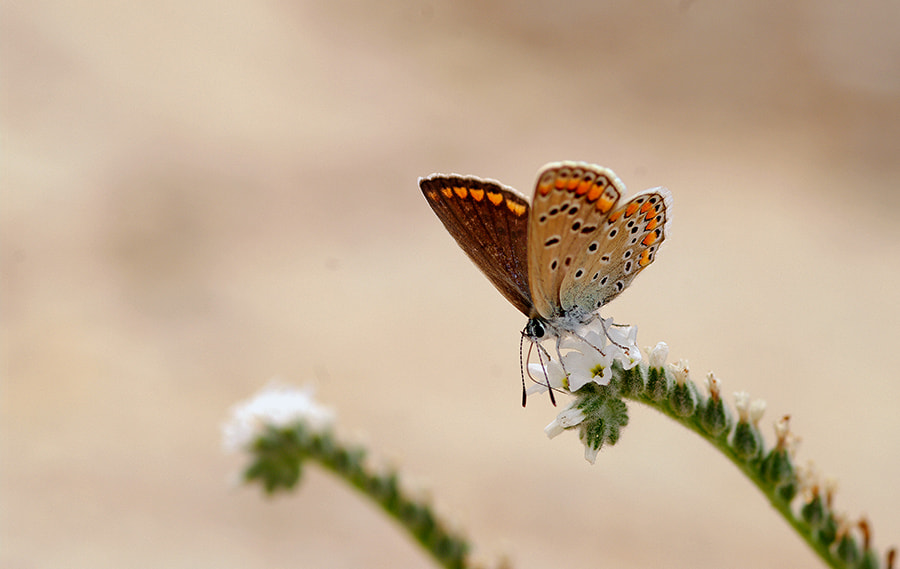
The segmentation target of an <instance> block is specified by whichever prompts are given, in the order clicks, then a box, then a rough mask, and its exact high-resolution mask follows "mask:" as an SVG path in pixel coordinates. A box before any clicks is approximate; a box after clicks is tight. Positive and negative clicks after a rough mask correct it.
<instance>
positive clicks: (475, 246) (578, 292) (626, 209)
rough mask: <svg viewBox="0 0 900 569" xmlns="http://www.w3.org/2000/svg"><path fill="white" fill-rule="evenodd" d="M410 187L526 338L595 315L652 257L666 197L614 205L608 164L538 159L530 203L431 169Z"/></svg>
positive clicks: (617, 196)
mask: <svg viewBox="0 0 900 569" xmlns="http://www.w3.org/2000/svg"><path fill="white" fill-rule="evenodd" d="M419 186H420V188H421V190H422V193H423V194H424V196H425V198H426V199H427V200H428V203H429V204H430V205H431V207H432V209H433V210H434V212H435V214H437V216H438V218H439V219H440V220H441V222H442V223H443V224H444V226H445V227H446V228H447V231H448V232H449V233H450V234H451V235H452V236H453V237H454V239H456V241H457V243H458V244H459V245H460V247H461V248H462V249H463V251H465V252H466V254H467V255H468V256H469V258H470V259H471V260H472V261H473V262H474V263H475V264H476V265H477V266H478V268H480V269H481V270H482V272H484V274H485V275H486V276H487V277H488V279H489V280H490V281H491V282H492V283H493V284H494V286H495V287H496V288H497V289H498V290H499V291H500V292H501V293H502V294H503V295H504V296H505V297H506V298H507V300H509V301H510V302H511V303H512V304H513V306H515V307H516V308H518V309H519V311H521V312H522V313H523V314H524V315H525V316H526V317H528V319H529V321H528V325H527V326H526V329H525V333H526V335H528V336H530V337H532V338H541V337H543V334H544V332H546V331H547V329H551V330H558V329H562V330H567V331H572V330H574V329H575V328H576V327H577V326H579V325H580V324H583V323H585V322H586V321H588V320H590V319H591V318H593V317H594V315H595V313H596V312H597V310H599V309H600V308H601V307H603V306H604V305H606V304H607V303H609V302H610V301H611V300H612V299H614V298H615V297H616V296H618V295H619V294H620V293H621V292H622V291H623V290H625V288H627V287H628V286H629V285H630V284H631V281H632V280H633V279H634V277H635V276H637V274H638V273H639V272H641V271H642V270H643V269H644V268H646V267H647V266H648V265H649V264H650V263H652V262H653V260H654V259H655V255H656V251H657V250H658V248H659V246H660V244H661V243H662V242H663V241H664V240H665V238H666V235H667V232H668V226H669V216H668V208H670V206H671V195H670V194H669V192H668V190H666V189H665V188H655V189H652V190H647V191H645V192H642V193H640V194H638V195H636V196H635V197H633V198H632V199H631V200H629V201H627V202H625V203H624V204H620V203H619V202H620V201H621V197H622V195H624V192H625V187H624V185H623V184H622V182H621V181H620V180H619V179H618V178H617V177H616V176H615V174H613V173H612V171H610V170H608V169H606V168H602V167H600V166H594V165H590V164H586V163H582V162H557V163H551V164H548V165H546V166H544V167H543V168H542V169H541V171H540V172H539V174H538V181H537V184H536V187H535V190H534V196H533V198H532V201H531V202H530V203H529V201H528V200H527V199H526V198H525V197H524V196H522V195H521V194H519V193H518V192H517V191H516V190H514V189H512V188H510V187H508V186H504V185H503V184H500V183H499V182H496V181H494V180H485V179H481V178H477V177H473V176H459V175H455V174H451V175H445V174H432V175H431V176H428V177H426V178H420V179H419Z"/></svg>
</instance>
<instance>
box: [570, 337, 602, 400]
mask: <svg viewBox="0 0 900 569" xmlns="http://www.w3.org/2000/svg"><path fill="white" fill-rule="evenodd" d="M582 349H583V350H584V351H574V350H573V351H571V352H569V353H567V354H566V355H564V356H563V365H565V367H566V369H567V370H568V371H569V390H571V391H578V390H579V389H581V388H582V387H583V386H584V385H586V384H588V383H590V382H591V381H593V382H594V383H596V384H598V385H609V380H610V379H612V358H611V357H609V356H608V355H605V354H604V353H603V352H601V351H599V350H597V349H594V348H593V347H591V346H583V348H582Z"/></svg>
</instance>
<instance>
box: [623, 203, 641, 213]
mask: <svg viewBox="0 0 900 569" xmlns="http://www.w3.org/2000/svg"><path fill="white" fill-rule="evenodd" d="M639 207H640V206H639V205H638V204H636V203H633V202H632V203H630V204H628V207H627V208H625V217H631V216H632V215H634V212H636V211H637V210H638V208H639Z"/></svg>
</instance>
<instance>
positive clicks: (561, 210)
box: [528, 162, 670, 318]
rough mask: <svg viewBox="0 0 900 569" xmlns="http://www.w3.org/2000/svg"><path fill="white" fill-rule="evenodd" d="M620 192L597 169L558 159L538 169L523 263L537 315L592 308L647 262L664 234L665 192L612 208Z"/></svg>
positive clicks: (611, 175) (606, 173) (609, 176)
mask: <svg viewBox="0 0 900 569" xmlns="http://www.w3.org/2000/svg"><path fill="white" fill-rule="evenodd" d="M624 192H625V186H624V185H623V184H622V182H621V181H620V180H619V179H618V178H617V177H616V175H615V174H614V173H613V172H612V171H610V170H608V169H606V168H602V167H600V166H594V165H590V164H585V163H581V162H560V163H554V164H548V165H547V166H545V167H544V168H543V169H542V170H541V172H540V173H539V175H538V182H537V187H536V188H535V192H534V200H533V205H532V208H533V209H532V215H531V221H530V223H529V227H528V231H529V238H528V239H529V241H528V262H529V281H530V283H531V295H532V299H533V301H534V305H535V309H536V310H537V311H538V312H539V313H540V314H541V316H543V317H544V318H554V317H558V316H563V315H570V314H575V313H578V314H579V315H581V316H583V315H586V314H589V313H591V312H593V311H595V310H597V309H598V308H599V307H601V306H603V305H604V304H606V303H608V302H609V301H610V300H612V299H613V298H615V297H616V296H617V295H618V294H619V293H621V292H622V291H623V290H624V289H625V288H626V287H627V286H628V285H629V284H630V283H631V280H632V279H633V278H634V277H635V276H636V275H637V273H638V272H640V271H641V270H642V269H643V268H644V267H646V266H647V265H649V264H650V263H651V262H653V258H654V254H655V252H656V249H657V248H658V247H659V244H660V243H662V241H663V239H665V225H666V205H667V203H668V201H667V200H670V198H669V197H668V192H667V191H666V190H664V189H658V190H653V191H651V192H648V193H644V194H640V195H639V196H636V197H635V198H633V199H632V200H630V201H629V202H628V203H626V204H625V205H624V206H621V207H618V204H619V200H620V198H621V196H622V195H623V194H624ZM651 213H652V215H651Z"/></svg>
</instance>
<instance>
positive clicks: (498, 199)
mask: <svg viewBox="0 0 900 569" xmlns="http://www.w3.org/2000/svg"><path fill="white" fill-rule="evenodd" d="M487 197H488V199H489V200H490V201H491V203H492V204H494V205H500V204H501V203H503V194H501V193H500V192H488V193H487Z"/></svg>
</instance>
